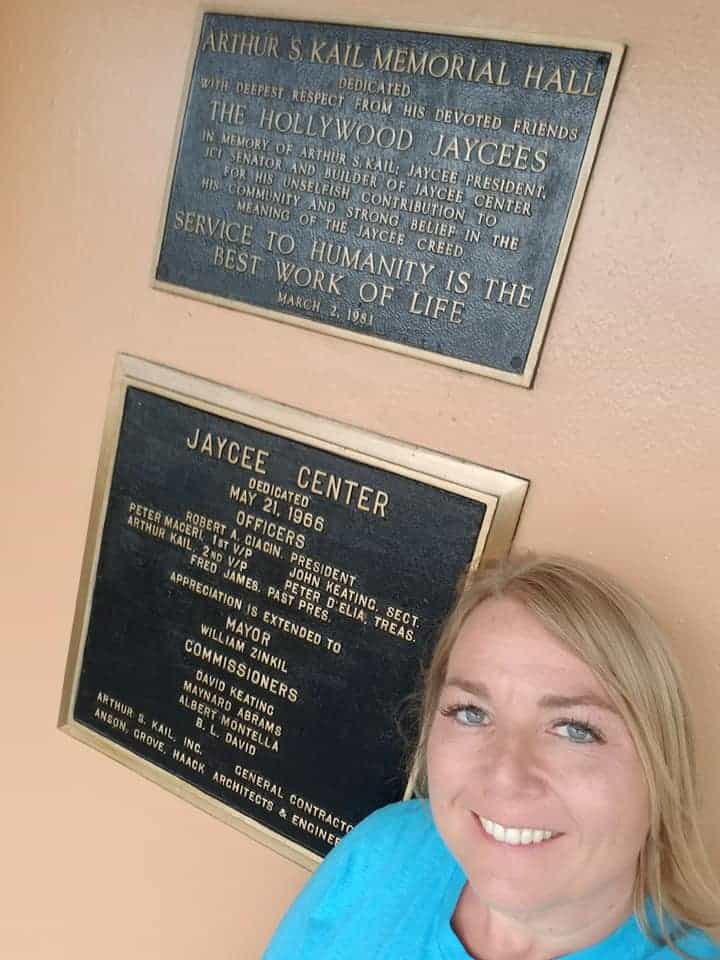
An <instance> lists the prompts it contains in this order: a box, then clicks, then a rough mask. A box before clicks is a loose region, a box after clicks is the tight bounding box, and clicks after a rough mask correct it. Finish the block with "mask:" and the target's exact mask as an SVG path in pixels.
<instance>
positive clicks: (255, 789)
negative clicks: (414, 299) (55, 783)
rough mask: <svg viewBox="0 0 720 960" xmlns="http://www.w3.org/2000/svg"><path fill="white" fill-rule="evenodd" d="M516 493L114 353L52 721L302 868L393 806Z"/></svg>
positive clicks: (518, 488)
mask: <svg viewBox="0 0 720 960" xmlns="http://www.w3.org/2000/svg"><path fill="white" fill-rule="evenodd" d="M526 487H527V483H526V481H524V480H521V479H519V478H516V477H512V476H509V475H507V474H504V473H499V472H495V471H490V470H487V469H485V468H482V467H479V466H476V465H473V464H468V463H464V462H460V461H455V460H452V459H450V458H448V457H446V456H443V455H441V454H437V453H433V452H430V451H427V450H420V449H417V448H413V447H409V446H406V445H404V444H401V443H398V442H396V441H391V440H389V439H386V438H382V437H378V436H375V435H372V434H368V433H365V432H363V431H360V430H356V429H353V428H351V427H347V426H343V425H340V424H337V423H333V422H332V421H328V420H323V419H321V418H319V417H316V416H313V415H310V414H307V413H304V412H302V411H299V410H295V409H292V408H290V407H284V406H281V405H279V404H275V403H271V402H269V401H265V400H261V399H259V398H257V397H252V396H249V395H247V394H241V393H239V392H237V391H233V390H231V389H229V388H225V387H221V386H219V385H217V384H212V383H208V382H207V381H203V380H199V379H198V378H196V377H191V376H189V375H185V374H182V373H179V372H176V371H172V370H169V369H167V368H164V367H159V366H157V365H154V364H150V363H147V362H145V361H142V360H138V359H135V358H130V357H121V358H120V359H119V361H118V367H117V371H116V376H115V381H114V387H113V392H112V397H111V404H110V412H109V415H108V420H107V424H106V430H105V436H104V440H103V448H102V454H101V460H100V467H99V473H98V480H97V487H96V493H95V498H94V504H93V512H92V517H91V523H90V532H89V535H88V541H87V546H86V552H85V559H84V565H83V574H82V583H81V589H80V593H79V598H78V606H77V614H76V620H75V626H74V631H73V640H72V647H71V652H70V657H69V660H68V669H67V675H66V682H65V690H64V695H63V707H62V715H61V726H62V727H63V728H64V729H65V730H67V731H68V732H69V733H71V734H73V735H74V736H76V737H78V738H80V739H81V740H84V741H85V742H87V743H90V744H92V745H93V746H95V747H98V748H99V749H100V750H102V751H104V752H105V753H108V754H110V755H111V756H113V757H115V758H116V759H118V760H120V761H121V762H122V763H124V764H126V765H127V766H129V767H131V768H133V769H135V770H138V771H139V772H141V773H144V774H145V775H147V776H148V777H150V778H151V779H153V780H155V781H157V782H159V783H161V784H163V785H164V786H167V787H169V788H170V789H171V790H173V791H174V792H176V793H178V794H180V795H182V796H184V797H186V798H187V799H190V800H191V801H192V802H194V803H196V804H197V805H199V806H201V807H204V808H205V809H207V810H210V811H211V812H213V813H215V814H217V815H218V816H220V817H222V818H223V819H225V820H227V821H229V822H230V823H232V824H234V825H236V826H238V827H240V828H241V829H245V830H247V831H249V832H250V833H252V834H253V835H254V836H255V837H256V838H259V839H261V840H264V841H265V842H267V843H269V844H270V845H271V846H273V847H274V848H275V849H278V850H280V851H281V852H283V853H285V854H286V855H287V856H290V857H292V858H293V859H296V860H297V861H299V862H303V863H312V862H313V861H314V860H316V859H317V856H318V855H322V854H324V853H325V852H327V850H328V849H330V848H331V847H332V846H333V845H334V844H335V843H336V842H337V841H338V840H339V839H340V838H341V837H342V836H343V834H344V833H346V832H347V831H348V830H349V829H350V828H351V827H352V825H353V824H354V823H356V822H357V821H358V820H359V819H360V818H362V817H363V816H365V815H366V814H367V813H369V812H370V811H371V810H373V809H374V808H376V807H378V806H380V805H381V804H384V803H386V802H390V801H392V800H394V799H397V798H399V797H400V796H401V795H402V792H403V786H404V784H403V777H402V771H401V754H402V744H401V742H400V737H399V736H398V734H397V729H396V726H397V720H398V714H399V710H400V708H401V705H402V702H403V700H404V698H406V696H407V695H408V693H410V692H411V691H412V690H413V688H414V686H415V684H416V678H417V672H418V665H419V663H420V661H421V660H422V659H423V658H424V657H425V655H426V653H427V652H428V646H429V645H430V644H431V643H432V641H433V638H434V636H435V634H436V631H437V628H438V625H439V623H440V621H441V620H442V618H443V616H444V615H445V613H446V612H447V610H448V608H449V606H450V604H451V601H452V597H453V593H454V588H455V585H456V582H457V580H458V578H459V576H460V575H461V574H462V572H463V571H464V570H465V568H466V567H467V566H468V564H476V563H478V562H480V561H481V559H482V558H483V557H487V556H492V555H498V554H501V553H504V552H505V551H506V550H507V548H508V546H509V543H510V540H511V538H512V534H513V531H514V528H515V525H516V522H517V518H518V515H519V511H520V509H521V506H522V502H523V498H524V495H525V491H526Z"/></svg>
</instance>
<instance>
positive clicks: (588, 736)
mask: <svg viewBox="0 0 720 960" xmlns="http://www.w3.org/2000/svg"><path fill="white" fill-rule="evenodd" d="M555 730H557V731H558V732H559V733H560V736H561V737H566V738H567V739H568V740H570V741H572V743H602V736H601V735H600V732H599V731H598V730H596V729H595V728H594V727H591V726H590V724H588V723H578V721H576V720H561V721H560V722H559V723H557V724H555ZM563 731H564V732H563Z"/></svg>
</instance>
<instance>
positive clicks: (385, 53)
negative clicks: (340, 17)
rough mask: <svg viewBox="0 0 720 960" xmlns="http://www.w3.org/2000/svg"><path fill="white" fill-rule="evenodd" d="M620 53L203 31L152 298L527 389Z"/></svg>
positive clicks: (418, 35)
mask: <svg viewBox="0 0 720 960" xmlns="http://www.w3.org/2000/svg"><path fill="white" fill-rule="evenodd" d="M622 49H623V48H622V47H621V46H620V45H619V44H603V43H594V42H570V41H566V40H558V39H549V38H542V37H529V36H500V35H482V36H478V35H470V34H464V35H448V34H445V33H442V32H437V33H431V32H421V31H418V30H413V31H410V30H399V29H396V28H393V27H389V26H387V25H386V26H376V27H370V26H354V25H344V24H327V23H314V22H307V21H296V20H279V19H260V18H257V17H247V16H237V15H233V14H225V13H223V14H221V13H206V14H204V15H203V17H202V20H201V23H200V26H199V31H198V38H197V44H196V48H195V53H194V59H193V63H192V67H191V70H190V72H189V79H188V83H187V90H186V95H185V98H184V111H183V114H182V118H181V122H180V123H179V133H178V142H177V151H176V159H175V162H174V167H173V170H172V173H171V177H170V182H169V186H168V197H167V208H166V216H165V221H164V227H163V229H162V231H161V237H160V243H159V250H158V256H157V266H156V273H155V277H156V285H157V286H159V287H161V288H163V289H168V290H172V291H174V292H176V293H182V294H185V295H188V296H197V297H202V298H204V299H208V300H212V301H216V302H220V303H223V304H225V305H227V306H236V307H238V308H242V309H249V310H252V311H253V312H256V313H260V314H262V315H263V316H269V317H272V318H274V319H278V320H284V321H287V322H291V323H295V324H299V325H301V326H304V327H307V328H311V329H315V330H320V331H323V332H325V333H331V334H335V335H337V336H342V337H350V338H353V339H356V340H360V341H362V342H363V343H366V344H370V345H373V346H377V347H384V348H386V349H390V350H395V351H399V352H402V353H405V354H410V355H412V356H414V357H419V358H422V359H426V360H432V361H435V362H438V363H444V364H447V365H450V366H454V367H459V368H461V369H463V370H469V371H472V372H477V373H483V374H486V375H487V376H492V377H496V378H499V379H501V380H505V381H508V382H512V383H517V384H521V385H523V386H530V384H531V382H532V377H533V373H534V370H535V366H536V363H537V359H538V354H539V350H540V346H541V342H542V339H543V336H544V334H545V329H546V326H547V322H548V317H549V314H550V310H551V307H552V302H553V299H554V296H555V293H556V290H557V286H558V282H559V279H560V274H561V271H562V268H563V264H564V262H565V258H566V256H567V252H568V246H569V243H570V237H571V235H572V231H573V229H574V226H575V222H576V219H577V216H578V212H579V207H580V203H581V200H582V196H583V193H584V191H585V187H586V185H587V180H588V177H589V174H590V168H591V166H592V163H593V160H594V157H595V152H596V150H597V146H598V141H599V137H600V133H601V129H602V125H603V122H604V120H605V115H606V113H607V109H608V105H609V102H610V97H611V93H612V89H613V86H614V83H615V79H616V76H617V72H618V69H619V65H620V60H621V56H622Z"/></svg>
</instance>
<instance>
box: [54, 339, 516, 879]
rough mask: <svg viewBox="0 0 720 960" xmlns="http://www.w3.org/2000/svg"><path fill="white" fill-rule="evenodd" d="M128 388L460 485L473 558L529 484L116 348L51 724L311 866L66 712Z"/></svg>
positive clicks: (282, 842) (311, 860)
mask: <svg viewBox="0 0 720 960" xmlns="http://www.w3.org/2000/svg"><path fill="white" fill-rule="evenodd" d="M131 387H136V388H140V389H142V390H143V391H147V392H151V393H154V394H157V395H159V396H161V397H165V398H169V399H171V400H175V401H178V402H180V403H182V404H185V405H189V406H191V407H193V408H195V409H197V410H202V411H205V412H208V413H211V414H217V415H220V416H222V417H225V418H227V419H230V420H233V421H235V422H237V423H239V424H245V425H248V426H251V427H255V428H259V429H262V430H265V431H268V432H270V433H273V434H275V435H278V436H280V437H284V438H289V439H291V440H296V441H299V442H302V443H304V444H307V445H310V446H312V447H315V448H317V449H318V450H323V451H329V452H331V453H335V454H339V455H341V456H344V457H349V458H351V459H353V460H356V461H358V462H360V463H364V464H369V465H372V466H375V467H379V468H381V469H382V470H385V471H388V472H392V473H396V474H399V475H401V476H404V477H408V478H412V479H415V480H419V481H421V482H422V483H426V484H430V485H432V486H435V487H439V488H441V489H444V490H447V491H451V492H454V493H459V494H461V495H463V496H464V497H466V498H470V499H473V500H476V501H479V502H481V503H483V504H485V506H486V511H485V515H484V518H483V522H482V525H481V530H480V534H479V536H478V538H477V545H476V549H475V553H474V557H473V560H472V564H473V565H477V564H479V563H481V562H483V563H484V562H486V561H488V560H491V559H493V558H497V557H500V556H503V555H504V554H505V553H506V552H507V550H508V549H509V546H510V544H511V541H512V538H513V536H514V532H515V528H516V525H517V522H518V518H519V515H520V511H521V509H522V505H523V502H524V498H525V495H526V492H527V488H528V482H527V481H526V480H524V479H521V478H519V477H515V476H512V475H510V474H506V473H502V472H500V471H496V470H490V469H487V468H485V467H482V466H479V465H477V464H473V463H469V462H466V461H461V460H456V459H453V458H451V457H449V456H446V455H444V454H441V453H437V452H434V451H431V450H427V449H423V448H420V447H415V446H411V445H409V444H406V443H402V442H400V441H397V440H392V439H389V438H387V437H382V436H379V435H377V434H373V433H369V432H366V431H364V430H361V429H358V428H355V427H351V426H348V425H346V424H341V423H338V422H336V421H333V420H328V419H325V418H324V417H320V416H317V415H315V414H311V413H307V412H305V411H302V410H299V409H296V408H293V407H289V406H284V405H282V404H279V403H275V402H273V401H270V400H265V399H262V398H260V397H257V396H254V395H251V394H247V393H243V392H241V391H239V390H235V389H233V388H231V387H227V386H222V385H220V384H217V383H213V382H211V381H208V380H204V379H201V378H199V377H196V376H193V375H190V374H187V373H182V372H180V371H177V370H173V369H170V368H168V367H165V366H161V365H158V364H155V363H151V362H149V361H146V360H141V359H139V358H136V357H131V356H127V355H119V356H118V358H117V361H116V364H115V371H114V376H113V382H112V387H111V392H110V400H109V405H108V412H107V418H106V422H105V427H104V432H103V438H102V445H101V450H100V457H99V462H98V469H97V476H96V481H95V489H94V493H93V498H92V505H91V511H90V520H89V527H88V533H87V539H86V543H85V550H84V555H83V560H82V570H81V576H80V585H79V590H78V597H77V603H76V608H75V617H74V622H73V629H72V638H71V642H70V649H69V654H68V660H67V666H66V671H65V679H64V685H63V693H62V702H61V708H60V717H59V727H60V729H61V730H63V731H64V732H65V733H67V734H69V735H70V736H72V737H74V738H76V739H78V740H80V741H82V742H83V743H85V744H87V745H89V746H91V747H94V748H95V749H97V750H99V751H100V752H102V753H104V754H106V755H107V756H109V757H111V758H112V759H114V760H117V761H118V762H119V763H122V764H123V765H124V766H126V767H128V768H129V769H131V770H133V771H135V772H136V773H139V774H141V775H142V776H144V777H146V778H147V779H149V780H152V781H153V782H154V783H157V784H159V785H160V786H162V787H164V788H165V789H167V790H169V791H170V792H172V793H174V794H175V795H176V796H179V797H181V798H182V799H184V800H187V801H189V802H190V803H192V804H193V805H194V806H196V807H199V808H200V809H202V810H205V811H206V812H207V813H211V814H213V815H214V816H216V817H218V818H219V819H220V820H222V821H223V822H225V823H228V824H230V825H231V826H233V827H235V828H236V829H239V830H241V831H242V832H243V833H245V834H247V835H248V836H250V837H252V838H253V839H255V840H257V841H259V842H262V843H264V844H266V845H267V846H269V847H270V848H272V849H273V850H275V851H276V852H278V853H281V854H282V855H283V856H285V857H288V858H289V859H291V860H293V861H294V862H296V863H299V864H301V865H303V866H305V867H308V868H311V867H312V866H314V865H315V864H316V863H317V862H319V859H320V858H319V857H318V856H315V855H314V854H312V853H311V852H309V851H308V850H305V849H304V848H303V847H301V846H300V845H299V844H297V843H294V842H292V841H291V840H288V839H286V838H284V837H282V836H280V835H278V834H276V833H274V832H273V831H272V830H270V829H269V828H267V827H265V826H264V825H262V824H260V823H257V822H256V821H254V820H253V819H252V818H250V817H248V816H245V815H244V814H243V813H240V812H238V811H235V810H233V809H232V808H231V807H228V806H226V805H225V804H224V803H222V802H221V801H219V800H216V799H214V798H213V797H212V796H210V795H209V794H207V793H204V792H203V791H202V790H201V789H199V788H197V787H195V786H193V785H191V784H189V783H187V782H185V781H183V780H181V779H179V778H178V777H177V776H175V775H173V774H172V773H170V772H167V771H165V770H163V769H161V768H160V767H158V766H156V765H154V764H153V763H152V762H150V761H148V760H145V759H143V758H142V757H140V756H138V755H137V754H135V753H133V752H132V751H130V750H128V749H125V748H124V747H122V746H120V745H119V744H117V743H114V742H112V741H110V740H109V739H107V738H105V737H103V736H102V735H101V734H99V733H97V732H95V731H93V730H92V729H90V728H89V727H87V726H85V725H83V724H81V723H80V722H78V721H76V720H75V719H74V706H75V701H76V697H77V692H78V685H79V679H80V668H81V665H82V661H83V653H84V648H85V640H86V635H87V631H88V626H89V617H90V611H91V605H92V599H93V593H94V586H95V579H96V575H97V570H98V561H99V556H100V547H101V539H102V534H103V529H104V524H105V516H106V512H107V508H108V500H109V496H110V489H111V483H112V477H113V469H114V464H115V458H116V453H117V446H118V441H119V436H120V428H121V420H122V413H123V409H124V404H125V396H126V392H127V390H128V389H129V388H131Z"/></svg>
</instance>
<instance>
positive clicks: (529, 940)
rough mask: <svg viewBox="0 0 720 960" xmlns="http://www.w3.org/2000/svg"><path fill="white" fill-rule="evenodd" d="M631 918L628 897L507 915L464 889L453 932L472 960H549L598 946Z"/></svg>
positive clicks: (472, 891) (602, 898)
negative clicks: (474, 959) (597, 944)
mask: <svg viewBox="0 0 720 960" xmlns="http://www.w3.org/2000/svg"><path fill="white" fill-rule="evenodd" d="M631 913H632V891H631V890H630V891H628V892H627V895H624V896H617V895H616V896H608V897H603V896H602V895H599V896H597V897H594V898H593V899H592V901H590V900H588V901H578V902H573V903H567V904H561V905H555V906H552V907H548V908H546V909H543V910H539V911H533V912H527V913H521V912H512V913H511V912H508V911H506V910H502V909H498V908H497V907H494V906H492V905H489V904H487V903H484V902H483V900H482V898H481V897H480V896H479V895H478V894H476V893H475V891H474V890H473V889H472V887H471V886H470V884H466V885H465V887H464V888H463V891H462V893H461V894H460V898H459V900H458V903H457V906H456V908H455V913H454V914H453V918H452V927H453V930H454V931H455V933H456V935H457V936H458V938H459V939H460V941H461V942H462V944H463V946H464V947H465V949H466V950H467V951H468V953H469V954H470V955H471V956H472V957H474V958H476V960H552V958H553V957H559V956H565V955H566V954H570V953H574V952H576V951H578V950H582V949H584V948H585V947H589V946H592V945H593V944H596V943H600V942H601V941H602V940H604V939H605V938H606V937H607V936H609V935H610V934H611V933H612V932H613V931H614V930H615V929H617V928H618V927H619V926H620V925H621V924H622V923H623V922H624V921H625V920H627V918H628V917H629V916H630V914H631Z"/></svg>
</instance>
